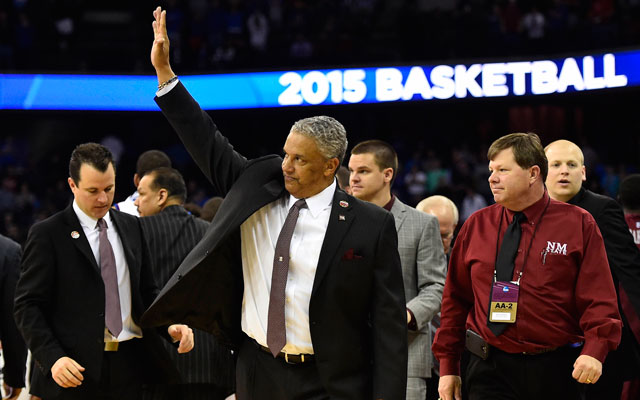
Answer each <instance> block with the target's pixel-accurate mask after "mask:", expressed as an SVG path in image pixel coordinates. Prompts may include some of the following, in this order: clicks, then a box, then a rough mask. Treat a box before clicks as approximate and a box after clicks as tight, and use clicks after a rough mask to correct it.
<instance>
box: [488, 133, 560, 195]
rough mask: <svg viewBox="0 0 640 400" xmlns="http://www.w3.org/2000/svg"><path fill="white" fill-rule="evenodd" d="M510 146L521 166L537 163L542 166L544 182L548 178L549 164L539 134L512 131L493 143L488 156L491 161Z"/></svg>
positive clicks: (541, 173)
mask: <svg viewBox="0 0 640 400" xmlns="http://www.w3.org/2000/svg"><path fill="white" fill-rule="evenodd" d="M509 148H510V149H511V151H513V157H514V158H515V160H516V163H517V164H518V165H519V166H520V168H531V167H533V166H534V165H537V166H538V167H540V175H541V176H542V182H543V183H544V182H545V181H546V180H547V173H548V172H549V165H548V162H547V156H546V155H545V154H544V148H543V147H542V142H540V138H539V137H538V135H536V134H535V133H531V132H528V133H511V134H509V135H506V136H503V137H501V138H499V139H497V140H496V141H494V142H493V143H492V144H491V147H489V151H487V158H488V159H489V161H491V160H493V159H494V158H496V156H497V155H498V153H500V152H501V151H502V150H506V149H509Z"/></svg>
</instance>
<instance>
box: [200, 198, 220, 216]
mask: <svg viewBox="0 0 640 400" xmlns="http://www.w3.org/2000/svg"><path fill="white" fill-rule="evenodd" d="M223 200H224V199H223V198H222V197H212V198H210V199H209V200H207V201H206V202H205V203H204V205H203V206H202V211H201V212H200V218H202V219H204V220H205V221H209V222H211V221H213V217H215V216H216V213H217V212H218V209H219V208H220V204H222V201H223Z"/></svg>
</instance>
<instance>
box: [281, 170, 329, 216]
mask: <svg viewBox="0 0 640 400" xmlns="http://www.w3.org/2000/svg"><path fill="white" fill-rule="evenodd" d="M335 192H336V181H335V179H334V180H333V183H331V185H329V186H327V187H326V188H325V189H324V190H323V191H322V192H320V193H318V194H316V195H313V196H311V197H308V198H306V199H305V201H306V203H307V208H308V209H309V212H310V213H311V215H312V216H313V217H314V218H316V217H317V216H318V215H319V214H320V212H322V210H324V209H326V208H327V207H331V203H332V202H333V195H334V194H335ZM298 200H299V199H297V198H295V197H293V196H292V195H289V204H288V206H287V209H290V208H291V207H292V206H293V203H295V202H296V201H298Z"/></svg>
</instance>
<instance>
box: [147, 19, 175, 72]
mask: <svg viewBox="0 0 640 400" xmlns="http://www.w3.org/2000/svg"><path fill="white" fill-rule="evenodd" d="M153 18H154V21H153V23H152V26H153V46H152V47H151V64H152V65H153V67H154V68H155V69H156V74H157V75H158V83H159V84H160V83H162V82H166V81H167V80H169V79H171V78H173V77H174V76H175V74H174V73H173V70H172V69H171V64H170V62H169V36H168V35H167V11H166V10H162V8H160V7H157V8H156V9H155V10H154V11H153Z"/></svg>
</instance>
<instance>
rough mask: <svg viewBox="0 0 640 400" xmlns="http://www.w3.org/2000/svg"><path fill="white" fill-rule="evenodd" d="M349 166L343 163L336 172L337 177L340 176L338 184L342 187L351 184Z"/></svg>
mask: <svg viewBox="0 0 640 400" xmlns="http://www.w3.org/2000/svg"><path fill="white" fill-rule="evenodd" d="M350 175H351V174H350V173H349V168H347V167H345V166H344V165H341V166H340V167H339V168H338V172H336V177H337V178H338V186H340V189H344V188H346V187H347V186H349V178H350Z"/></svg>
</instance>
